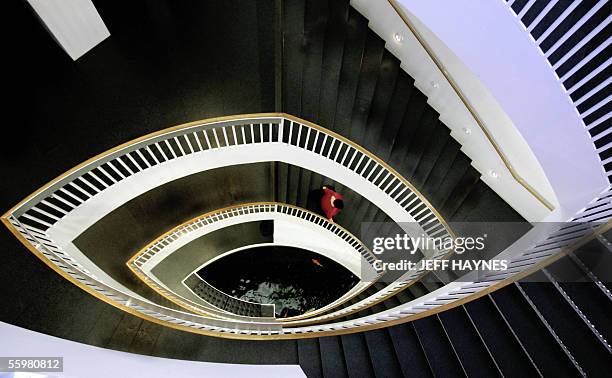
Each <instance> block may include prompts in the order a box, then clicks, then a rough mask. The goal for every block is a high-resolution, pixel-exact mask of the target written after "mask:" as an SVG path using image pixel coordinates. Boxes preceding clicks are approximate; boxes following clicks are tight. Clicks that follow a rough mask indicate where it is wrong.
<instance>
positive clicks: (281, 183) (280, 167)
mask: <svg viewBox="0 0 612 378" xmlns="http://www.w3.org/2000/svg"><path fill="white" fill-rule="evenodd" d="M275 173H276V185H275V188H276V201H278V202H281V203H287V182H288V181H289V180H288V178H289V166H288V164H285V163H281V162H276V172H275Z"/></svg>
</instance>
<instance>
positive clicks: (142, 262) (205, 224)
mask: <svg viewBox="0 0 612 378" xmlns="http://www.w3.org/2000/svg"><path fill="white" fill-rule="evenodd" d="M278 215H281V216H284V218H287V219H291V218H297V219H300V220H302V221H306V222H308V224H310V225H311V226H313V227H315V228H317V229H318V230H320V231H321V232H322V233H321V234H320V235H321V238H329V237H332V236H333V237H336V238H338V239H340V240H342V242H344V243H345V244H346V246H347V248H348V249H350V250H354V251H355V253H356V254H357V255H358V256H359V259H360V260H361V262H362V263H359V265H360V269H361V275H362V282H360V283H358V284H357V286H356V287H355V288H353V289H352V290H351V291H349V293H347V294H346V295H344V296H342V297H341V298H339V299H338V300H336V301H334V302H332V303H331V304H329V305H327V306H324V307H322V308H320V309H317V310H314V311H311V312H309V313H308V314H305V315H302V316H294V317H290V318H286V319H279V320H281V321H287V320H296V319H301V318H305V317H307V316H308V317H310V316H315V315H317V314H320V313H322V312H325V311H329V310H330V309H332V308H334V307H336V306H338V305H340V304H342V303H344V302H346V301H348V300H350V299H351V298H353V297H354V296H356V295H358V294H360V293H361V292H362V291H363V290H365V289H367V288H368V287H369V286H370V285H371V284H373V283H375V282H376V281H377V280H378V279H379V278H380V277H381V275H382V274H383V273H384V272H383V271H377V269H376V267H375V265H376V264H375V262H376V261H377V258H376V257H375V255H374V254H373V253H372V252H371V251H370V250H369V249H368V248H367V247H366V246H365V245H364V244H363V243H362V242H361V241H360V240H359V239H358V238H357V237H356V236H354V235H353V234H351V233H350V232H349V231H347V230H346V229H344V228H343V227H342V226H340V225H338V224H336V223H332V222H329V221H328V220H327V219H325V218H324V217H322V216H320V215H318V214H315V213H313V212H311V211H308V210H306V209H302V208H300V207H297V206H293V205H288V204H283V203H277V202H257V203H250V204H242V205H236V206H230V207H227V208H223V209H219V210H215V211H211V212H209V213H206V214H204V215H201V216H198V217H196V218H194V219H192V220H189V221H187V222H185V223H183V224H181V225H179V226H177V227H174V228H173V229H172V230H170V231H168V232H166V233H165V234H163V235H162V236H160V237H158V238H157V239H155V240H154V241H152V242H151V243H149V244H148V245H147V246H145V247H144V248H143V249H142V250H140V251H139V252H137V253H136V254H135V255H134V256H133V257H132V258H131V259H130V260H129V261H128V262H127V266H128V267H129V268H130V270H132V272H134V274H136V276H137V277H139V278H140V279H141V280H142V281H143V282H144V283H145V284H147V285H149V286H150V287H151V288H152V289H153V290H154V291H156V292H158V293H159V294H160V295H162V296H164V297H165V298H167V299H168V300H170V301H172V302H174V303H175V304H177V305H179V306H181V307H183V308H185V309H187V310H190V311H194V312H196V313H199V314H202V315H211V313H212V315H217V316H218V315H219V314H218V313H215V312H214V311H213V312H211V310H210V308H207V307H203V306H201V305H198V304H197V303H194V302H193V301H190V300H189V299H187V298H184V297H182V296H180V295H177V294H176V293H174V292H173V291H172V290H170V289H168V288H167V287H166V286H165V285H164V284H163V282H160V281H159V280H158V279H157V278H156V277H155V276H154V275H152V274H151V270H152V269H153V267H154V265H156V264H157V263H159V262H160V260H162V259H164V258H165V257H167V256H168V255H169V254H171V253H172V252H173V251H174V249H173V248H172V247H173V246H174V243H175V242H176V241H179V240H182V238H185V237H188V238H192V237H194V236H193V235H194V234H197V237H200V236H202V235H204V234H206V233H207V232H210V230H216V229H217V228H218V227H219V224H220V223H222V222H225V223H224V226H227V225H228V224H229V223H228V222H230V221H231V222H234V223H235V222H245V221H253V220H254V219H256V218H257V217H259V218H257V219H267V217H278ZM245 219H246V220H245ZM326 233H329V234H326ZM152 260H156V261H154V263H153V264H151V261H152ZM366 270H367V271H366ZM179 278H180V277H179ZM186 278H187V279H188V277H186ZM188 286H189V287H190V289H191V285H188ZM201 299H202V300H204V301H205V302H208V303H209V304H210V305H212V306H214V307H216V308H219V309H220V310H223V311H226V312H228V314H221V315H223V316H222V318H232V316H230V315H229V314H236V315H240V316H256V317H257V316H260V315H251V314H250V313H253V311H247V312H249V313H242V312H235V311H232V308H242V307H245V306H242V307H241V306H238V304H237V303H236V301H239V300H238V299H235V298H234V301H230V302H231V303H228V306H227V307H219V305H218V303H212V302H209V301H207V300H206V298H202V297H201ZM233 304H236V306H234V305H233ZM230 305H231V306H230ZM260 306H261V307H269V306H270V305H260ZM230 307H232V308H230ZM246 307H249V308H251V307H252V306H246ZM255 312H258V313H262V314H269V313H270V311H269V309H265V308H262V309H260V310H259V311H255ZM271 313H272V315H271V317H272V318H274V315H273V314H274V310H272V312H271Z"/></svg>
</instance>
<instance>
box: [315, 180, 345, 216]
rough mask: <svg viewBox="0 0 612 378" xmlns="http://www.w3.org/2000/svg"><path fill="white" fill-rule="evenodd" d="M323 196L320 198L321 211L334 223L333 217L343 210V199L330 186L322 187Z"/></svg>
mask: <svg viewBox="0 0 612 378" xmlns="http://www.w3.org/2000/svg"><path fill="white" fill-rule="evenodd" d="M322 190H323V195H322V196H321V209H323V213H325V217H326V218H327V219H328V220H329V221H330V222H333V221H334V217H335V216H336V215H338V213H340V211H342V209H344V198H343V197H342V195H341V194H339V193H337V192H336V190H335V188H334V187H333V186H330V185H324V186H323V188H322Z"/></svg>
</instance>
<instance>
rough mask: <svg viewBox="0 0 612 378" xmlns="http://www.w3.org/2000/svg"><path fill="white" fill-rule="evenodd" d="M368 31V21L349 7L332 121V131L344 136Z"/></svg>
mask: <svg viewBox="0 0 612 378" xmlns="http://www.w3.org/2000/svg"><path fill="white" fill-rule="evenodd" d="M368 31H369V29H368V21H367V20H366V19H365V18H364V17H363V16H362V15H361V14H359V12H357V11H356V10H355V9H353V8H350V9H349V19H348V28H347V34H346V40H345V43H344V52H343V53H344V54H343V57H342V70H341V73H340V83H339V85H338V102H337V103H336V116H335V121H334V131H336V132H337V133H339V134H341V135H343V136H345V137H349V136H350V134H349V132H350V128H351V119H352V117H351V116H352V112H353V105H354V103H355V97H356V94H357V87H358V85H359V73H360V72H361V59H362V57H363V55H364V50H365V46H366V38H367V35H368Z"/></svg>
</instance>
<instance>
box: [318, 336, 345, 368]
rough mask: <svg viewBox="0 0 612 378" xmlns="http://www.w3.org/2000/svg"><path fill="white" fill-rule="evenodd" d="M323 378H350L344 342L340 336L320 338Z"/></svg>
mask: <svg viewBox="0 0 612 378" xmlns="http://www.w3.org/2000/svg"><path fill="white" fill-rule="evenodd" d="M319 345H320V350H321V367H322V371H323V377H326V378H335V377H348V372H347V368H346V361H345V360H344V352H343V350H342V341H341V339H340V337H338V336H327V337H321V338H319Z"/></svg>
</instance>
